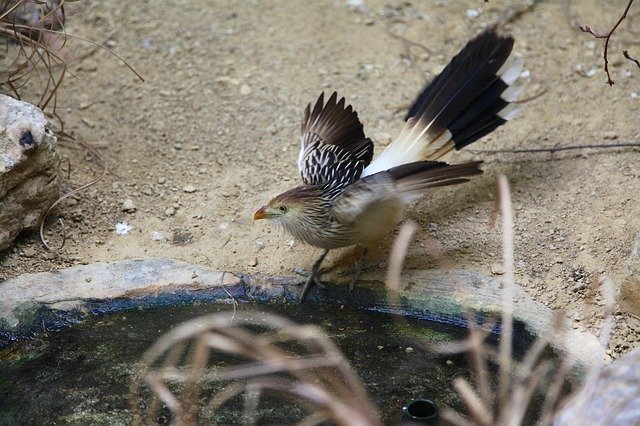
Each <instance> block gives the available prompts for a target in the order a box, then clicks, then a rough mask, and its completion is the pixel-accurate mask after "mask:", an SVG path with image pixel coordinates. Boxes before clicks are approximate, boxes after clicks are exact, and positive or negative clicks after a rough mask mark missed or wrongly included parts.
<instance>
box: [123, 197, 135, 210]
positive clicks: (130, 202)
mask: <svg viewBox="0 0 640 426" xmlns="http://www.w3.org/2000/svg"><path fill="white" fill-rule="evenodd" d="M137 209H138V207H136V205H135V204H134V202H133V200H132V199H131V198H127V199H126V200H124V203H122V207H121V208H120V210H122V211H123V212H127V213H133V212H135V211H136V210H137Z"/></svg>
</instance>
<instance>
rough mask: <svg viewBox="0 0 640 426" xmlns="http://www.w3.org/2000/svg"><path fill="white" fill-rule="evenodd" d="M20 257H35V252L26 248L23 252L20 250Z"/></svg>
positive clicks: (31, 248) (30, 248)
mask: <svg viewBox="0 0 640 426" xmlns="http://www.w3.org/2000/svg"><path fill="white" fill-rule="evenodd" d="M22 255H23V256H24V257H35V255H36V250H35V249H34V248H33V247H27V248H25V249H24V250H22Z"/></svg>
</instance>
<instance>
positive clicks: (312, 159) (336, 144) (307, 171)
mask: <svg viewBox="0 0 640 426" xmlns="http://www.w3.org/2000/svg"><path fill="white" fill-rule="evenodd" d="M345 103H346V102H345V99H344V98H340V100H338V94H337V93H336V92H333V94H332V95H331V96H330V97H329V99H328V100H327V102H326V104H325V102H324V93H322V94H321V95H320V97H319V98H318V100H317V101H316V103H315V105H314V106H313V108H312V107H311V104H309V105H307V107H306V108H305V111H304V117H303V119H302V126H301V133H302V137H301V146H300V154H299V156H298V170H299V171H300V176H301V177H302V181H303V182H304V183H305V184H307V185H322V184H326V183H328V182H331V180H333V179H338V180H340V181H342V180H345V179H351V180H350V182H353V181H355V180H356V179H358V178H359V177H360V175H361V174H362V170H364V167H366V166H367V165H368V164H369V163H370V162H371V159H372V158H373V142H371V140H370V139H368V138H367V137H366V136H365V135H364V131H363V127H362V123H360V120H359V119H358V113H357V112H356V111H354V110H353V108H352V107H351V105H348V106H346V107H345ZM340 173H342V174H340ZM350 182H349V183H350Z"/></svg>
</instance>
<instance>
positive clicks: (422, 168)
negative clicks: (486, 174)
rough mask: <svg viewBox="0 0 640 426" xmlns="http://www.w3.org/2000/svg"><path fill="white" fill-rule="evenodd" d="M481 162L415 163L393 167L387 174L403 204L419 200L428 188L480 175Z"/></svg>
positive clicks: (456, 182) (463, 180)
mask: <svg viewBox="0 0 640 426" xmlns="http://www.w3.org/2000/svg"><path fill="white" fill-rule="evenodd" d="M480 164H482V161H473V162H469V163H463V164H447V163H443V162H440V161H417V162H414V163H409V164H403V165H401V166H398V167H394V168H392V169H391V170H389V171H388V173H389V174H390V175H391V176H392V177H393V179H394V180H395V181H396V189H397V190H398V191H399V192H400V193H401V194H402V196H403V198H404V199H405V202H411V201H413V200H415V199H417V198H420V197H421V196H422V195H423V194H424V192H425V191H426V190H428V189H429V188H435V187H440V186H449V185H457V184H459V183H464V182H467V181H469V178H471V177H472V176H476V175H479V174H482V169H480Z"/></svg>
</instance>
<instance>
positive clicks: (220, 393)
mask: <svg viewBox="0 0 640 426" xmlns="http://www.w3.org/2000/svg"><path fill="white" fill-rule="evenodd" d="M221 358H222V359H224V362H223V364H224V366H222V367H221V366H220V363H221ZM205 387H206V388H210V387H213V388H217V389H218V390H217V391H215V392H213V393H211V394H209V393H208V392H206V391H203V389H204V388H205ZM143 389H150V390H151V391H152V393H151V396H150V398H149V399H148V400H143V398H142V395H143V394H144V393H143ZM265 393H268V394H270V395H279V396H282V397H284V398H287V399H290V398H293V399H294V400H295V401H297V402H299V403H300V405H301V406H304V407H306V409H307V410H308V415H307V416H306V417H305V418H303V419H301V420H300V422H299V423H298V424H301V425H313V424H320V423H322V422H326V421H330V422H332V423H333V424H338V425H362V426H365V425H367V426H368V425H379V424H380V422H379V421H378V414H377V411H376V409H375V407H374V406H373V404H372V403H371V401H370V400H369V398H368V397H367V395H366V393H365V392H364V390H363V386H362V383H361V382H360V380H359V379H358V377H357V376H356V375H355V373H354V372H353V370H352V369H351V367H350V365H349V363H348V362H347V361H346V359H345V358H344V357H343V356H342V354H341V353H340V351H339V350H338V349H337V348H336V346H335V345H334V344H333V342H331V340H330V339H329V338H328V337H326V335H325V334H324V333H323V332H322V330H321V329H320V328H318V327H315V326H311V325H298V324H295V323H292V322H290V321H288V320H286V319H284V318H281V317H278V316H274V315H270V314H266V313H264V314H260V315H256V314H245V313H241V312H238V313H237V314H236V315H235V318H234V317H233V316H231V315H228V314H216V315H211V316H205V317H201V318H198V319H195V320H193V321H190V322H187V323H185V324H183V325H181V326H179V327H177V328H176V329H174V330H173V331H171V332H170V333H168V334H166V335H165V336H163V337H162V338H160V339H159V340H158V341H157V342H156V343H155V344H154V345H153V346H152V347H151V348H150V349H149V350H148V351H147V352H146V353H145V354H144V356H143V358H142V365H141V368H140V370H139V371H138V373H137V374H136V376H135V380H134V381H133V383H132V385H131V407H132V412H133V415H134V421H135V423H136V424H156V422H157V421H158V418H159V416H160V415H161V411H162V407H161V406H162V405H164V406H165V407H166V408H167V409H168V410H169V413H170V418H171V422H172V423H173V424H196V423H201V422H212V421H214V420H215V415H214V414H212V413H215V411H216V410H218V409H220V408H221V407H223V406H224V405H225V404H227V403H229V402H231V401H232V400H233V399H234V398H236V397H237V396H239V395H243V397H244V403H243V406H244V413H243V415H242V418H243V422H244V424H255V423H256V422H257V421H258V419H257V416H258V407H259V403H260V397H261V396H262V395H263V394H265ZM207 413H209V414H210V415H211V416H213V418H208V417H207V416H208V414H207Z"/></svg>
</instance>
